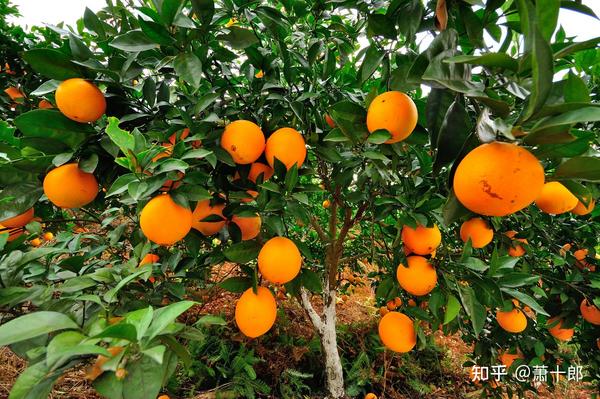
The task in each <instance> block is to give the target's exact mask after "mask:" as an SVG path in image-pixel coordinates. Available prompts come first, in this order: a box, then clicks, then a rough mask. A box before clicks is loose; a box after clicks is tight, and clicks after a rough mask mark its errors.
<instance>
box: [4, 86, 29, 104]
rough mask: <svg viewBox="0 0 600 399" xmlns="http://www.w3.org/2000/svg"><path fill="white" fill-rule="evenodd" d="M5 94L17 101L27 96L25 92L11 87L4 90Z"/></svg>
mask: <svg viewBox="0 0 600 399" xmlns="http://www.w3.org/2000/svg"><path fill="white" fill-rule="evenodd" d="M4 92H5V93H6V94H7V95H8V96H9V97H10V99H11V100H13V101H14V100H17V99H19V98H23V97H25V95H24V94H23V92H22V91H21V90H19V89H17V88H16V87H14V86H11V87H9V88H8V89H6V90H4Z"/></svg>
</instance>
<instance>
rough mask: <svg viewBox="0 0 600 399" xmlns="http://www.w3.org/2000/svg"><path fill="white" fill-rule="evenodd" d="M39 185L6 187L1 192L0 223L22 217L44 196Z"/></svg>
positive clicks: (26, 184) (20, 184)
mask: <svg viewBox="0 0 600 399" xmlns="http://www.w3.org/2000/svg"><path fill="white" fill-rule="evenodd" d="M42 193H43V190H42V187H41V186H40V185H39V183H17V184H12V185H10V186H6V187H5V188H4V190H2V191H1V192H0V221H1V220H6V219H10V218H12V217H14V216H17V215H20V214H21V213H23V212H25V211H26V210H28V209H29V208H31V207H33V206H34V205H35V203H36V202H37V201H38V200H39V199H40V197H41V196H42Z"/></svg>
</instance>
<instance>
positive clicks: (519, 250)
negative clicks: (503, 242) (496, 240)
mask: <svg viewBox="0 0 600 399" xmlns="http://www.w3.org/2000/svg"><path fill="white" fill-rule="evenodd" d="M504 235H505V236H507V237H508V238H510V239H512V240H513V243H512V244H511V246H510V247H509V248H508V254H509V255H510V256H513V257H515V258H517V257H519V256H523V255H525V252H526V251H525V248H523V247H522V246H521V245H519V244H517V243H515V241H518V242H522V243H523V244H528V242H527V240H526V239H525V238H513V237H514V236H516V235H517V232H516V231H513V230H510V231H507V232H506V233H504Z"/></svg>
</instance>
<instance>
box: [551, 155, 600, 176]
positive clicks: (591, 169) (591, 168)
mask: <svg viewBox="0 0 600 399" xmlns="http://www.w3.org/2000/svg"><path fill="white" fill-rule="evenodd" d="M554 177H556V178H558V179H573V180H584V181H600V158H593V157H576V158H571V159H569V160H567V161H565V162H563V163H562V164H560V165H559V166H558V168H556V173H555V174H554Z"/></svg>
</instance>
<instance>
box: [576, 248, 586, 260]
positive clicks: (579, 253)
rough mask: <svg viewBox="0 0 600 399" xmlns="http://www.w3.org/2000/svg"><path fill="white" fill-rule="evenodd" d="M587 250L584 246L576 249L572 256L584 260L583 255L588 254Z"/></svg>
mask: <svg viewBox="0 0 600 399" xmlns="http://www.w3.org/2000/svg"><path fill="white" fill-rule="evenodd" d="M588 252H589V251H588V250H587V249H586V248H583V249H578V250H577V251H575V252H573V256H574V257H575V259H577V260H584V259H585V257H586V256H587V255H588Z"/></svg>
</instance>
